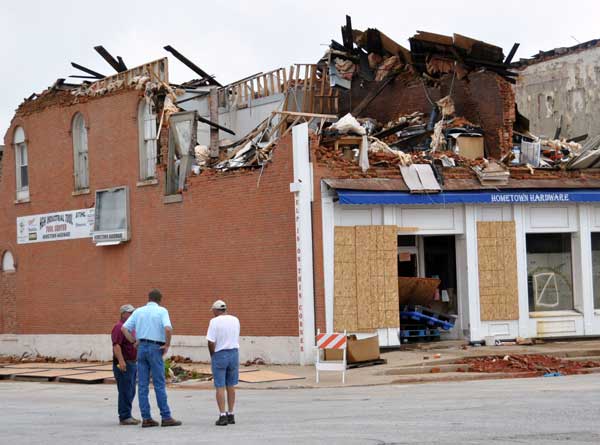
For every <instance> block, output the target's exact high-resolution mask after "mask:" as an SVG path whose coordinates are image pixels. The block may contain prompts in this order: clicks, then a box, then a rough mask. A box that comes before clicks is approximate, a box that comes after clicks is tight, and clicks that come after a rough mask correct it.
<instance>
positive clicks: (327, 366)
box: [315, 330, 348, 383]
mask: <svg viewBox="0 0 600 445" xmlns="http://www.w3.org/2000/svg"><path fill="white" fill-rule="evenodd" d="M347 346H348V341H347V339H346V331H344V332H343V333H339V332H332V333H323V334H321V331H320V330H317V348H316V352H317V360H316V361H315V369H316V371H317V383H319V371H341V372H342V383H346V349H347ZM325 349H338V350H339V349H341V350H342V351H343V352H342V360H341V361H339V360H335V361H332V360H327V361H321V351H324V350H325Z"/></svg>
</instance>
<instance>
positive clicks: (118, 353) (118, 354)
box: [113, 344, 127, 372]
mask: <svg viewBox="0 0 600 445" xmlns="http://www.w3.org/2000/svg"><path fill="white" fill-rule="evenodd" d="M113 352H114V353H115V357H116V358H117V361H118V362H119V369H120V370H121V371H122V372H125V371H127V362H126V361H125V358H124V357H123V350H122V349H121V345H120V344H116V345H113Z"/></svg>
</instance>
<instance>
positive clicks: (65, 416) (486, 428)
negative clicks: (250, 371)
mask: <svg viewBox="0 0 600 445" xmlns="http://www.w3.org/2000/svg"><path fill="white" fill-rule="evenodd" d="M116 396H117V393H116V387H115V386H114V385H77V384H60V383H34V382H16V381H2V382H0V406H1V407H2V414H1V416H0V443H2V444H52V445H54V444H56V445H66V444H84V443H93V444H105V443H106V444H109V443H110V444H133V443H144V444H171V443H172V444H179V445H182V444H187V443H194V444H199V443H220V444H245V443H257V444H262V443H269V444H305V443H306V444H315V443H327V444H338V443H339V444H392V443H394V444H416V443H418V444H429V443H432V444H438V443H439V444H441V443H443V444H490V443H492V444H503V443H507V444H522V443H528V444H529V443H533V444H548V443H550V444H552V443H559V442H568V443H569V444H579V443H581V444H584V443H585V444H590V443H596V444H597V443H600V422H599V418H600V375H597V374H595V375H581V376H569V377H548V378H534V379H513V380H489V381H471V382H446V383H430V384H420V385H384V386H364V387H351V388H323V389H278V390H252V389H246V390H240V391H238V401H239V402H238V405H237V409H236V420H237V424H236V425H229V426H226V427H217V426H215V425H214V421H215V420H216V405H215V402H214V400H213V392H212V391H206V390H192V389H177V390H170V391H169V402H170V405H171V409H172V411H173V415H174V417H176V418H177V419H180V420H182V421H183V425H182V426H181V427H173V428H160V427H159V428H147V429H142V428H140V427H131V426H127V427H126V426H119V425H118V424H117V418H116ZM135 405H136V406H135V409H134V415H136V416H138V417H139V415H138V413H139V411H138V409H137V399H136V401H135ZM152 407H153V413H154V415H155V416H156V417H158V411H157V409H156V405H155V404H153V405H152Z"/></svg>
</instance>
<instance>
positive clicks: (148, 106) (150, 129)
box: [138, 100, 157, 181]
mask: <svg viewBox="0 0 600 445" xmlns="http://www.w3.org/2000/svg"><path fill="white" fill-rule="evenodd" d="M138 134H139V152H140V180H141V181H146V180H148V179H153V178H155V177H156V159H157V148H156V147H157V144H156V113H155V111H154V104H153V103H152V102H150V103H148V102H146V101H145V100H142V101H141V102H140V105H139V107H138Z"/></svg>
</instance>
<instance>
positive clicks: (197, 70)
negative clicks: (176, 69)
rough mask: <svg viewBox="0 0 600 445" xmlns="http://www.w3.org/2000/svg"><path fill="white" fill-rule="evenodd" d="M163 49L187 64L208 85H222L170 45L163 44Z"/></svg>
mask: <svg viewBox="0 0 600 445" xmlns="http://www.w3.org/2000/svg"><path fill="white" fill-rule="evenodd" d="M164 49H165V50H167V51H168V52H170V53H171V54H173V57H175V58H176V59H177V60H179V61H180V62H181V63H183V64H184V65H185V66H187V67H188V68H189V69H191V70H192V71H193V72H195V73H196V74H198V75H200V76H202V80H205V81H206V82H207V83H208V84H209V85H215V86H218V87H222V86H223V85H221V84H220V83H219V82H217V80H216V79H215V78H214V76H211V75H210V74H208V73H207V72H206V71H204V70H203V69H202V68H200V67H199V66H198V65H196V64H195V63H194V62H192V61H191V60H190V59H188V58H187V57H185V56H184V55H183V54H181V53H180V52H179V51H177V50H176V49H175V48H173V47H172V46H171V45H167V46H165V47H164Z"/></svg>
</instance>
